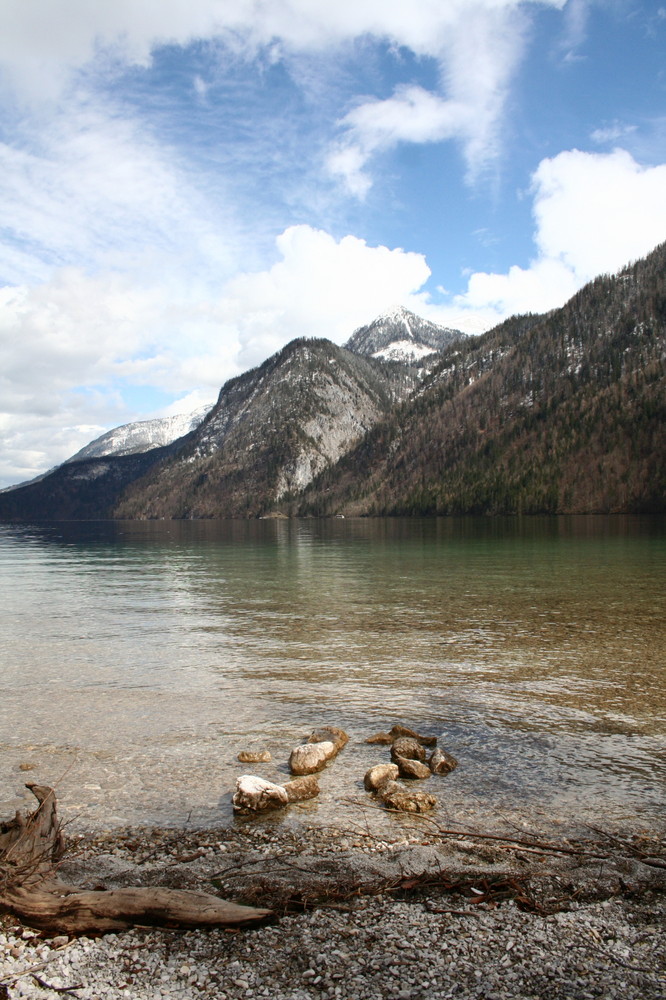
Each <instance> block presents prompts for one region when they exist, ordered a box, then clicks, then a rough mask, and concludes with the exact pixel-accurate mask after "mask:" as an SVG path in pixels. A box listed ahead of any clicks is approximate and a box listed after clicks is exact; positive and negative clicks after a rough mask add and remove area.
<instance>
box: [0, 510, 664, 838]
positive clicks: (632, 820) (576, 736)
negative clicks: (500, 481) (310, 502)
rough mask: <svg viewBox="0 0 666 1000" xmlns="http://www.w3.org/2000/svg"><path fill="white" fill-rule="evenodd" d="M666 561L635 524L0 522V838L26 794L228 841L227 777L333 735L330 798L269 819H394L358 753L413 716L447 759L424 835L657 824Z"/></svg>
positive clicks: (80, 810)
mask: <svg viewBox="0 0 666 1000" xmlns="http://www.w3.org/2000/svg"><path fill="white" fill-rule="evenodd" d="M665 557H666V522H665V521H664V519H660V518H632V517H624V516H622V517H619V516H618V517H552V518H513V519H512V518H501V519H500V518H498V519H494V518H493V519H491V518H478V519H477V518H461V519H457V518H450V519H432V520H426V519H414V520H409V519H377V520H372V519H347V520H344V519H335V520H290V521H286V520H265V521H215V522H214V521H205V522H191V521H184V522H169V521H160V522H95V523H78V524H76V523H57V524H55V523H52V524H41V525H31V526H14V525H12V526H10V525H2V526H0V581H1V586H2V595H3V597H2V607H1V608H0V650H1V654H2V674H1V678H0V722H1V728H0V748H1V750H2V756H1V759H2V769H1V771H0V810H1V812H0V818H7V817H9V816H10V815H11V814H12V812H13V810H14V809H15V808H17V807H19V806H22V805H24V804H25V803H26V802H27V797H26V796H27V793H26V792H25V791H24V790H23V786H24V783H25V781H37V782H39V783H47V784H52V785H54V786H55V787H56V788H57V790H58V795H59V799H60V801H61V806H62V810H63V813H64V815H65V816H66V818H67V819H73V818H75V819H76V829H80V830H86V829H93V828H97V827H100V826H102V827H105V828H110V827H116V826H119V825H124V824H153V823H158V824H163V825H176V826H180V825H183V824H185V823H189V824H191V825H196V826H200V825H203V824H219V823H229V822H237V821H236V820H234V819H233V817H232V813H231V806H230V793H231V791H232V790H233V786H234V782H235V778H236V777H237V776H238V775H239V774H241V773H243V772H244V771H248V770H249V771H252V772H254V773H258V774H261V775H262V776H264V777H267V778H270V779H271V780H279V781H283V780H286V778H287V768H286V760H287V758H288V756H289V752H290V750H291V748H292V747H293V746H295V745H296V744H297V743H300V742H301V741H302V740H303V738H305V737H307V735H308V734H309V732H310V730H311V729H312V728H314V727H315V726H317V725H320V724H333V725H339V726H342V727H343V728H344V729H345V730H346V731H347V732H348V733H349V735H350V737H351V739H350V743H349V745H348V747H347V748H346V749H345V750H344V751H343V753H342V754H341V755H340V757H339V758H338V759H337V760H336V761H335V762H334V763H333V764H331V765H329V767H328V768H327V770H326V771H325V772H323V774H322V776H321V785H322V792H321V796H320V799H319V801H318V802H316V803H309V804H306V805H303V806H300V807H291V810H290V812H289V814H284V816H283V817H281V818H280V819H279V820H278V819H276V820H274V821H277V822H284V823H290V824H293V823H296V824H297V823H299V822H307V823H309V824H311V823H315V824H317V823H321V824H328V825H330V824H343V825H349V826H351V827H353V826H354V825H355V824H356V825H360V826H367V825H368V824H370V825H372V826H373V828H378V826H377V825H378V824H379V825H380V826H381V824H382V823H384V824H386V823H389V824H391V823H392V824H394V825H395V824H396V823H400V822H401V820H395V818H394V817H385V816H384V815H383V814H382V813H381V812H380V811H379V810H377V809H376V808H374V806H373V803H372V800H371V799H370V797H369V796H368V795H367V793H365V792H364V791H363V786H362V779H363V774H364V773H365V770H366V769H367V768H368V767H370V766H371V765H372V764H374V763H379V762H381V761H382V760H387V759H388V753H387V751H386V749H385V748H382V747H373V746H368V745H367V744H366V743H365V742H364V741H365V739H366V737H368V736H370V735H372V734H373V733H375V732H377V731H378V730H382V729H387V728H390V726H391V725H392V724H393V723H395V722H402V723H404V724H406V725H408V726H411V727H412V728H416V729H417V730H419V731H422V732H425V733H432V734H435V735H437V736H438V737H439V740H440V745H441V746H443V747H444V748H445V749H447V750H448V751H449V752H451V753H452V754H454V756H455V757H456V758H457V759H458V760H459V767H458V768H457V769H456V770H455V771H454V772H453V773H452V774H450V775H449V776H447V777H437V778H433V779H431V780H430V781H429V782H428V783H427V784H428V790H430V791H433V790H434V791H436V794H437V796H438V799H439V803H440V805H439V808H438V812H437V817H438V822H442V823H445V824H446V823H451V824H453V823H455V824H460V825H467V826H477V827H484V828H486V827H488V826H489V825H492V824H493V823H496V822H500V821H501V822H511V823H514V824H515V825H519V826H521V827H522V828H525V827H530V828H538V829H541V830H543V829H550V828H552V827H558V826H559V827H563V826H564V827H567V828H570V827H571V826H572V824H573V825H576V824H577V825H578V826H579V827H580V826H581V825H584V824H587V823H589V824H594V825H601V826H604V827H605V828H607V829H611V828H621V829H627V830H632V831H634V832H638V831H640V830H643V829H652V828H654V827H655V826H657V825H659V824H660V822H661V820H662V819H663V816H664V805H665V802H666V795H665V791H666V750H665V745H666V740H665V738H664V737H665V735H666V669H665V664H666V655H665V652H666V642H665V640H666V615H665V613H664V612H665V608H666V602H665V597H666V558H665ZM248 748H249V749H268V750H270V751H271V753H272V755H273V758H274V762H273V763H271V764H263V765H257V766H248V765H241V764H239V763H238V762H237V760H236V754H237V753H238V751H239V750H241V749H248Z"/></svg>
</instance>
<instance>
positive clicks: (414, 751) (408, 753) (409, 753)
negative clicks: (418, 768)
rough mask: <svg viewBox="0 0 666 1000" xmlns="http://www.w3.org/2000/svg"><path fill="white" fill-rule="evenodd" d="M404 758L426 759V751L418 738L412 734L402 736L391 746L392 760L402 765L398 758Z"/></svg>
mask: <svg viewBox="0 0 666 1000" xmlns="http://www.w3.org/2000/svg"><path fill="white" fill-rule="evenodd" d="M399 757H402V758H403V759H404V760H422V761H424V760H425V757H426V753H425V750H424V749H423V747H422V746H421V744H420V743H419V741H418V740H415V739H413V737H411V736H400V737H398V739H397V740H396V741H395V742H394V744H393V746H392V747H391V760H393V761H395V762H396V764H398V767H399V766H400V764H399V762H398V758H399Z"/></svg>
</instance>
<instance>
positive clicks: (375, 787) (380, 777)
mask: <svg viewBox="0 0 666 1000" xmlns="http://www.w3.org/2000/svg"><path fill="white" fill-rule="evenodd" d="M399 773H400V772H399V770H398V765H397V764H375V766H374V767H371V768H370V770H369V771H366V773H365V777H364V778H363V785H364V787H365V789H366V791H368V792H377V791H379V789H380V788H381V787H382V785H385V784H386V782H387V781H395V779H396V778H397V777H398V775H399Z"/></svg>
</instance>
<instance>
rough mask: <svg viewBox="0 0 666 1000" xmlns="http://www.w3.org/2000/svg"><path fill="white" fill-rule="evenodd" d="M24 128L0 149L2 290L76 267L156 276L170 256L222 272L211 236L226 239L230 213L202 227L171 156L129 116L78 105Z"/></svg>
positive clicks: (196, 202)
mask: <svg viewBox="0 0 666 1000" xmlns="http://www.w3.org/2000/svg"><path fill="white" fill-rule="evenodd" d="M27 128H28V125H27V120H26V124H25V126H24V130H19V134H18V136H17V140H16V141H15V143H14V145H13V146H10V145H8V144H5V143H0V216H1V217H2V219H3V225H4V227H5V233H6V234H7V235H9V236H10V237H11V239H7V238H5V241H3V244H2V247H0V274H2V276H3V277H4V279H5V280H6V281H12V282H14V283H21V282H22V281H25V280H26V279H28V280H42V279H44V278H45V277H47V276H48V274H49V273H50V270H51V268H52V267H53V266H56V267H57V266H59V265H63V264H64V265H68V264H77V265H78V264H81V263H84V262H85V266H86V267H88V268H90V269H92V270H94V269H95V268H96V267H98V266H100V265H102V266H106V267H109V266H122V267H123V269H125V270H128V271H129V270H134V271H136V269H137V268H139V267H140V268H141V269H143V270H144V271H145V270H149V269H151V268H152V269H156V270H161V269H162V268H164V266H165V262H166V261H168V260H169V259H170V258H173V256H174V253H175V252H176V251H177V253H178V257H179V258H180V261H181V263H182V261H183V255H184V248H185V247H186V248H187V254H188V255H189V256H190V257H191V258H195V259H197V263H198V264H199V266H201V263H202V262H203V260H206V261H207V263H208V266H211V265H214V266H215V267H216V268H223V267H225V266H226V267H227V269H229V267H230V260H231V252H230V248H229V242H230V241H229V240H228V241H227V242H226V243H225V242H224V241H222V240H221V239H220V237H219V235H218V233H219V231H220V229H221V225H220V223H221V222H222V221H224V223H225V229H226V231H227V232H230V233H232V232H233V228H234V227H233V218H232V214H233V213H232V212H231V211H227V212H226V214H225V217H224V219H223V220H222V219H218V220H211V219H210V218H209V216H210V208H209V207H206V206H205V204H204V200H203V198H202V196H201V195H200V194H199V193H198V192H197V190H196V189H194V188H193V186H192V184H191V183H190V182H189V181H188V178H187V175H186V171H185V170H184V168H182V167H180V166H179V164H178V161H177V159H176V158H174V157H173V154H172V153H171V151H169V150H167V149H164V148H163V147H162V146H161V145H160V144H159V143H158V142H157V141H155V140H153V139H152V138H151V136H150V133H146V131H145V129H144V130H143V131H142V129H141V126H140V124H139V122H138V121H135V120H133V119H132V117H131V116H129V115H127V114H124V115H122V116H121V115H120V114H119V113H118V112H117V110H116V109H115V108H114V107H113V106H104V105H101V104H99V103H97V104H96V105H93V104H92V103H91V102H87V101H84V100H83V99H81V100H78V101H76V100H73V101H71V102H69V105H68V108H67V111H59V112H56V113H54V114H52V115H49V116H48V118H46V119H44V118H39V117H37V118H32V119H30V125H29V128H30V133H29V136H28V135H26V134H24V131H25V130H27ZM222 211H223V212H224V208H223V209H222ZM215 221H217V222H218V226H216V225H215ZM17 248H22V249H17Z"/></svg>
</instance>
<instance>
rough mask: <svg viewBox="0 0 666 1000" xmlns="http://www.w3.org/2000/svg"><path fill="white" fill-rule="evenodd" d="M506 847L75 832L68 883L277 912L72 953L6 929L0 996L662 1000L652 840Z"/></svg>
mask: <svg viewBox="0 0 666 1000" xmlns="http://www.w3.org/2000/svg"><path fill="white" fill-rule="evenodd" d="M512 836H517V834H516V833H515V832H514V833H511V831H507V832H506V833H505V835H501V834H497V839H492V838H484V836H483V835H473V834H467V835H463V834H462V833H461V834H459V835H457V836H456V835H453V834H452V833H448V832H446V833H444V832H442V831H438V830H437V829H435V828H434V827H433V826H432V824H431V825H430V826H428V825H427V824H425V823H419V822H418V821H417V820H414V821H412V822H411V823H405V828H404V830H403V831H402V833H400V834H399V835H396V834H394V835H393V837H392V838H391V839H384V840H382V839H379V838H378V837H377V836H374V835H371V834H370V833H367V834H365V835H364V834H362V833H360V832H358V831H356V832H352V833H350V832H349V831H348V830H341V829H330V828H329V829H321V828H317V827H308V826H303V827H301V828H299V827H298V826H293V827H291V828H289V829H285V828H284V827H273V826H271V825H270V824H265V823H261V822H252V821H250V822H248V823H247V824H240V825H239V826H238V827H237V828H221V829H218V830H199V831H189V832H186V831H168V830H122V831H112V832H109V833H108V834H107V835H102V836H97V837H83V838H80V839H78V840H76V841H74V842H73V844H72V845H71V848H70V851H69V854H68V858H67V859H66V861H65V864H64V865H63V868H62V872H61V874H62V875H63V877H64V878H65V879H66V880H67V881H69V882H75V883H77V884H80V885H86V886H89V887H92V886H97V887H99V886H100V885H104V886H106V887H108V888H113V887H117V886H123V885H171V886H179V887H185V888H197V889H205V890H207V891H211V890H212V891H215V892H219V894H220V895H223V896H225V897H226V898H229V899H237V900H239V901H243V902H250V903H254V904H257V905H262V906H271V907H272V908H273V909H274V911H275V916H274V917H273V918H272V919H271V920H270V921H269V922H268V923H266V924H264V925H263V926H260V927H256V928H254V929H245V930H242V931H238V930H233V929H229V930H214V931H187V932H183V931H171V930H155V929H148V928H146V929H143V928H139V929H135V930H132V931H128V932H126V933H122V934H117V935H116V934H109V935H106V936H104V937H101V938H98V939H88V938H79V939H76V940H74V939H73V940H68V939H66V938H64V937H55V938H50V939H49V938H47V937H44V936H42V935H40V934H37V933H35V932H33V931H30V930H26V929H23V928H22V927H20V926H19V925H18V924H16V923H15V922H13V921H12V920H10V919H8V918H4V920H3V921H1V922H0V998H3V997H4V998H9V1000H14V998H18V997H35V998H36V997H39V998H40V1000H56V998H59V997H63V996H69V997H78V998H80V1000H107V998H108V1000H111V998H114V1000H115V998H119V997H127V998H132V1000H161V998H165V1000H166V998H174V1000H175V998H180V1000H187V998H192V1000H196V998H216V1000H241V998H242V1000H247V998H255V997H262V998H263V997H267V998H271V1000H311V998H322V1000H338V998H339V1000H356V998H359V1000H380V998H391V1000H392V998H396V1000H412V998H420V997H423V998H426V997H427V998H429V1000H436V998H444V997H456V998H459V1000H468V998H469V1000H472V998H475V1000H481V998H483V1000H505V998H506V1000H508V998H521V1000H522V998H525V1000H527V998H541V997H544V998H545V997H547V998H548V1000H560V998H561V1000H565V998H566V1000H579V998H580V1000H587V998H593V997H602V998H615V997H617V998H618V1000H620V998H622V1000H634V998H635V1000H651V998H655V1000H656V998H663V997H664V995H665V994H666V919H665V918H666V892H665V890H666V869H664V868H661V867H658V865H659V864H660V861H659V859H660V858H663V857H664V843H663V840H662V839H661V838H660V837H658V836H656V835H653V836H651V837H646V836H645V835H644V836H643V837H641V838H636V837H633V838H632V837H626V838H621V837H618V836H613V837H612V838H605V837H603V836H601V837H600V838H599V839H596V840H588V841H585V842H582V841H580V840H572V839H570V838H569V839H567V838H561V839H559V840H558V841H557V842H554V841H553V840H552V839H551V840H549V841H548V842H547V843H546V842H544V841H539V840H534V838H532V841H531V843H532V846H530V843H522V844H519V843H516V842H511V837H512ZM504 838H506V839H504ZM519 839H521V840H523V841H527V840H528V839H529V838H528V837H527V836H525V835H523V836H521V837H520V838H519ZM534 844H537V846H536V847H535V846H534ZM646 858H647V860H648V863H646V860H645V859H646ZM641 859H642V860H641ZM655 860H656V865H655Z"/></svg>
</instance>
